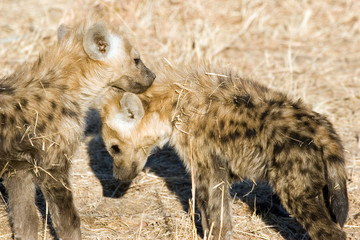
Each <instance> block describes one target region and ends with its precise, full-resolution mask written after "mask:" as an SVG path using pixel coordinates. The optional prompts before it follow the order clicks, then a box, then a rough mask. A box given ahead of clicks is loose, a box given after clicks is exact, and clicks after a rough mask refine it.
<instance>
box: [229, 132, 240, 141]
mask: <svg viewBox="0 0 360 240" xmlns="http://www.w3.org/2000/svg"><path fill="white" fill-rule="evenodd" d="M229 137H230V138H231V139H232V140H233V141H234V140H236V139H238V138H240V137H241V133H240V132H239V130H238V129H236V130H235V131H234V132H232V133H230V136H229Z"/></svg>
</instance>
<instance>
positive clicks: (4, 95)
mask: <svg viewBox="0 0 360 240" xmlns="http://www.w3.org/2000/svg"><path fill="white" fill-rule="evenodd" d="M94 26H96V27H94ZM117 28H118V26H113V25H111V26H108V25H106V22H101V23H97V22H96V21H94V20H90V19H89V20H86V21H82V22H79V23H77V24H74V26H73V27H71V26H70V27H69V26H68V27H66V26H61V27H60V28H59V31H58V38H59V42H58V43H56V44H55V45H54V46H53V47H51V48H50V49H49V51H48V52H46V53H43V54H41V55H40V57H39V59H38V60H37V61H36V62H35V63H33V64H25V65H23V66H21V67H19V68H18V69H17V70H16V71H15V72H14V73H13V74H12V75H10V76H8V77H6V78H3V79H0V123H1V125H0V172H1V174H2V175H1V176H0V177H2V178H3V179H4V184H5V186H6V189H7V192H8V195H9V207H10V216H11V219H12V222H13V230H14V236H15V238H17V239H37V223H38V220H37V213H36V207H35V199H34V195H35V185H36V184H37V185H39V187H40V188H41V190H42V192H43V194H44V196H45V198H46V201H47V202H48V203H49V205H50V212H51V216H52V221H53V223H54V225H55V228H56V231H57V236H58V237H59V238H62V239H80V238H81V234H80V219H79V217H78V215H77V213H76V210H75V208H74V204H73V201H72V193H71V190H70V183H69V180H68V172H69V166H70V164H71V159H72V157H73V156H74V154H75V152H76V149H77V146H78V145H79V141H80V139H81V136H82V134H83V130H84V117H85V114H86V112H87V111H88V110H89V108H90V106H92V105H93V104H94V103H96V101H97V99H99V98H101V96H102V94H103V93H104V92H105V91H106V90H107V89H108V88H111V87H114V88H117V89H122V90H121V91H123V90H125V91H131V92H135V93H139V92H142V91H144V90H145V89H146V88H148V87H149V86H150V85H151V84H152V82H153V80H154V78H155V75H154V74H153V73H152V72H151V71H150V70H149V69H148V68H147V67H146V66H145V65H144V64H143V63H142V62H141V60H140V56H139V55H138V53H137V51H136V50H135V49H134V48H133V47H132V46H131V44H130V42H129V41H128V40H127V39H126V36H124V35H123V34H122V33H121V32H119V31H118V30H117ZM89 29H93V31H89ZM99 29H100V30H99ZM84 34H85V35H86V34H87V37H88V39H87V41H85V40H83V39H84ZM114 39H115V40H114ZM89 44H92V48H88V47H87V46H88V45H89ZM84 48H87V50H86V52H85V50H84ZM134 52H135V53H137V55H136V56H135V55H134ZM93 55H96V56H98V57H97V58H94V57H93Z"/></svg>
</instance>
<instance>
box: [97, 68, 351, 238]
mask: <svg viewBox="0 0 360 240" xmlns="http://www.w3.org/2000/svg"><path fill="white" fill-rule="evenodd" d="M165 72H166V73H165ZM164 74H165V75H164V76H162V77H161V78H160V79H159V77H158V78H157V79H158V80H157V81H155V82H154V84H153V85H152V86H151V87H150V88H149V89H148V90H147V91H146V92H145V93H143V94H141V95H138V96H137V95H135V94H131V93H125V94H123V93H117V94H116V93H114V94H112V96H108V97H107V98H105V99H104V104H103V107H102V112H101V117H102V121H103V129H102V134H103V139H104V142H105V145H106V147H107V149H108V151H109V152H110V154H111V155H112V157H113V159H114V175H115V177H117V178H119V179H120V180H131V179H132V178H134V177H135V176H136V175H137V174H138V173H139V171H141V170H142V168H143V167H144V165H145V162H146V159H147V157H148V156H149V154H150V152H151V150H152V149H153V148H154V147H156V146H162V145H163V144H165V143H166V142H167V141H169V143H170V144H171V145H172V146H174V148H175V150H176V151H177V153H178V154H179V155H180V157H181V158H182V159H183V160H184V162H185V165H186V167H187V169H188V170H190V168H191V165H192V166H193V168H194V169H195V179H196V180H195V181H196V193H197V195H196V201H197V205H198V207H199V209H200V211H201V215H202V226H203V229H204V231H206V233H207V234H208V235H209V231H212V235H213V237H214V238H215V239H220V238H221V239H228V238H231V231H232V223H231V211H230V206H229V204H230V203H229V202H230V201H229V200H230V196H229V186H230V185H231V183H232V182H233V181H234V180H241V179H243V178H249V179H253V180H266V181H268V182H269V184H270V185H271V186H272V188H273V189H274V191H275V192H276V193H277V194H278V196H279V198H280V200H281V203H282V204H283V206H284V207H285V208H286V209H287V210H288V212H289V213H290V214H291V215H292V216H294V217H295V218H296V219H297V221H298V222H299V223H301V224H302V226H303V227H304V228H305V229H306V230H307V232H308V233H309V235H310V237H311V238H312V239H326V240H330V239H334V240H335V239H336V240H339V239H345V233H344V232H343V231H342V229H341V227H342V226H343V225H344V222H345V220H346V217H347V213H348V198H347V190H346V172H345V168H344V156H343V148H342V145H341V143H340V140H339V137H338V135H337V134H336V133H335V131H334V129H333V127H332V125H331V123H330V122H329V121H328V120H326V118H325V117H324V116H322V115H320V114H318V113H316V112H314V111H312V110H311V109H310V108H309V107H307V106H305V105H304V104H303V103H302V102H301V101H300V100H297V101H294V100H291V99H289V98H288V97H287V96H286V95H284V94H282V93H279V92H276V91H273V90H270V89H268V88H266V87H264V86H262V85H260V84H258V83H256V82H253V81H251V80H247V79H242V78H239V77H238V76H235V75H231V74H230V73H228V74H226V75H221V74H212V73H211V70H208V71H206V70H197V71H184V72H176V71H175V70H165V71H164ZM336 222H337V223H338V224H339V225H340V226H339V225H337V224H336ZM211 229H212V230H211Z"/></svg>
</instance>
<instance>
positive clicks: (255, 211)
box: [0, 0, 360, 239]
mask: <svg viewBox="0 0 360 240" xmlns="http://www.w3.org/2000/svg"><path fill="white" fill-rule="evenodd" d="M99 4H100V5H99ZM91 9H99V10H101V11H104V12H105V14H107V15H108V17H109V18H110V19H116V20H119V21H120V22H122V23H123V24H124V27H125V28H127V29H128V32H129V33H130V34H132V35H134V36H135V39H137V45H138V48H139V50H140V52H141V54H142V58H143V59H144V62H145V63H146V64H147V65H149V66H150V67H151V66H155V65H156V64H155V63H156V62H158V61H161V60H162V59H166V60H167V61H168V62H169V63H171V64H172V65H174V66H176V65H179V64H189V63H190V64H191V63H194V62H206V61H209V62H211V63H212V64H217V65H222V66H226V67H227V66H232V67H235V68H236V69H238V70H239V71H240V72H241V73H242V74H243V75H244V76H247V77H252V78H255V79H257V80H258V81H260V82H262V83H263V84H265V85H267V86H269V87H271V88H276V89H279V90H282V91H284V92H287V93H289V95H293V96H296V97H301V98H303V99H304V101H305V102H306V103H308V104H310V105H312V106H313V108H314V109H315V110H316V111H318V112H320V113H322V114H325V115H326V116H327V117H328V118H329V119H330V120H331V122H333V123H334V126H335V128H336V130H337V131H338V133H339V134H340V136H341V138H342V140H343V143H344V147H345V150H346V159H347V170H348V173H349V182H348V191H349V198H350V213H349V218H348V220H347V222H346V225H345V231H346V232H347V234H348V236H349V238H351V239H360V210H359V209H360V200H359V199H360V188H359V186H360V142H359V136H360V68H359V65H360V45H359V42H360V17H359V12H360V2H359V1H356V0H347V1H334V0H319V1H290V0H285V1H276V0H270V1H260V0H241V1H232V0H224V1H222V0H195V1H190V0H184V1H179V0H171V1H168V0H158V1H146V0H135V1H115V0H107V1H93V0H55V1H45V0H19V1H12V0H2V1H1V4H0V12H1V14H0V77H2V76H5V75H7V74H9V73H11V72H12V71H13V70H14V69H15V68H16V66H17V65H19V64H22V63H24V62H27V61H30V60H34V59H36V57H37V56H38V54H39V52H41V51H43V50H45V49H46V48H47V47H48V46H49V45H50V44H52V43H54V42H55V41H56V34H55V33H56V29H57V26H58V25H59V24H60V23H62V22H71V21H72V20H73V19H75V18H77V17H79V16H82V15H86V14H87V13H88V12H89V10H91ZM209 74H211V73H209ZM0 104H1V103H0ZM175 117H176V116H175ZM98 121H99V119H98V117H96V114H92V115H90V116H89V118H88V122H89V126H88V130H87V132H86V137H85V142H84V144H83V145H82V146H80V147H81V149H80V151H79V153H78V154H77V155H76V156H74V157H73V158H72V162H73V170H72V190H73V193H74V196H75V201H76V204H77V207H78V209H79V213H80V216H81V219H82V234H83V238H84V239H197V238H198V237H199V235H198V234H197V233H198V232H201V231H198V230H199V229H198V228H197V227H198V226H199V221H198V220H196V219H197V218H196V216H197V214H198V213H197V212H194V209H195V208H194V201H195V200H196V199H194V198H192V196H195V192H194V189H193V187H192V186H194V185H192V181H193V177H192V176H193V173H192V174H191V175H190V176H189V175H188V174H186V173H185V170H184V168H183V166H182V165H181V163H179V162H178V160H177V157H176V156H175V154H174V153H173V152H172V151H171V150H168V149H165V150H164V151H161V152H157V153H155V154H154V155H153V156H152V157H151V158H150V159H149V162H148V164H147V166H146V168H145V171H144V172H143V173H141V174H140V175H139V176H138V177H137V178H136V179H135V180H134V181H133V182H132V184H131V185H130V186H128V188H127V189H126V186H124V185H119V183H118V182H116V181H115V180H114V179H113V178H112V170H111V169H112V168H111V159H110V157H109V155H108V154H107V153H106V150H105V148H104V146H103V144H102V141H101V138H100V137H98V134H99V132H98ZM25 137H26V136H25ZM0 193H1V198H2V199H3V201H1V208H0V223H1V224H0V239H9V238H11V229H10V225H9V219H8V216H7V213H6V209H7V203H6V192H5V189H4V187H3V186H1V185H0ZM232 193H233V199H234V201H233V220H234V221H233V222H234V238H235V239H307V235H306V233H305V232H304V231H303V230H302V229H301V227H300V226H299V225H298V224H297V223H296V221H294V220H293V219H291V218H289V216H287V215H286V214H285V215H284V214H282V213H281V212H282V209H281V207H280V205H279V204H278V202H277V201H276V200H274V199H273V197H272V193H271V191H270V190H269V187H268V186H267V185H266V184H262V183H258V184H257V185H255V184H253V183H252V182H251V181H248V180H245V181H244V182H243V183H240V184H236V185H234V186H232ZM189 199H192V200H191V201H189ZM39 202H41V198H40V199H39ZM43 205H44V203H43ZM39 206H40V210H41V211H42V214H43V216H44V218H45V222H44V229H41V232H40V235H41V236H42V238H43V239H46V238H49V237H50V235H51V233H50V232H51V231H49V230H48V227H49V226H47V221H46V216H47V213H46V205H45V206H42V205H41V204H39ZM279 212H280V214H279ZM189 215H190V216H189ZM205 238H206V236H205Z"/></svg>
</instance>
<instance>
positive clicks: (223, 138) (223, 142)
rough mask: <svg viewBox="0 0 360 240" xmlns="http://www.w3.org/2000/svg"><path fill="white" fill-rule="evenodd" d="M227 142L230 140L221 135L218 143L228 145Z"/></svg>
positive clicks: (226, 136)
mask: <svg viewBox="0 0 360 240" xmlns="http://www.w3.org/2000/svg"><path fill="white" fill-rule="evenodd" d="M229 140H230V138H229V136H228V135H223V136H221V137H220V141H221V143H222V144H226V143H228V142H229Z"/></svg>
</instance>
